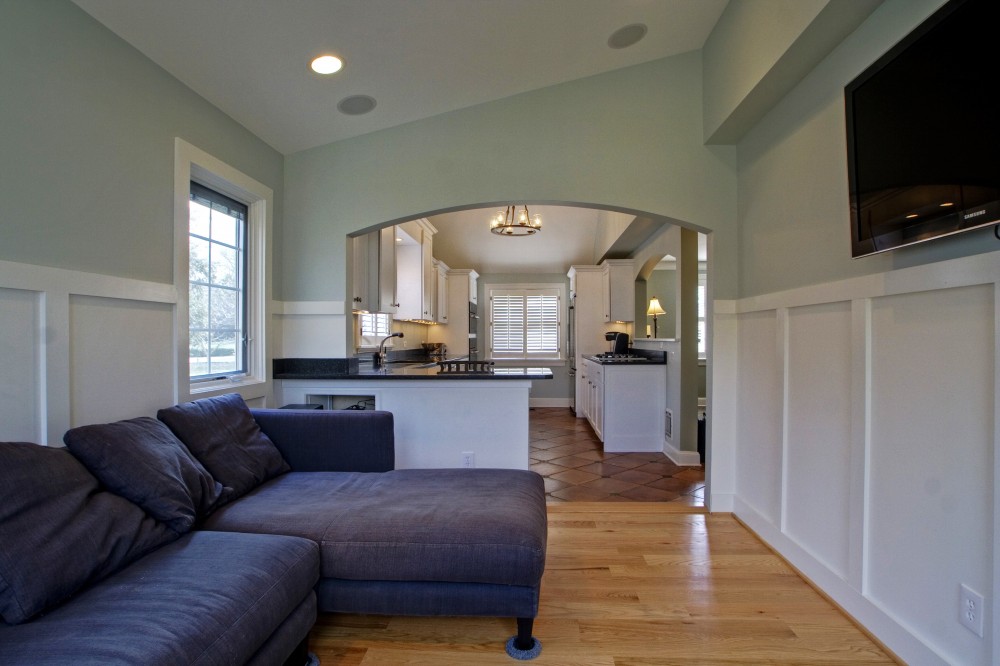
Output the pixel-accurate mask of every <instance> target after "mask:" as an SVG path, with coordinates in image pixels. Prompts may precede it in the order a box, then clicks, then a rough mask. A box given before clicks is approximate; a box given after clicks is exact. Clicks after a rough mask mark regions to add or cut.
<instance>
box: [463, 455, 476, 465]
mask: <svg viewBox="0 0 1000 666" xmlns="http://www.w3.org/2000/svg"><path fill="white" fill-rule="evenodd" d="M475 466H476V454H475V453H473V452H472V451H462V467H468V468H470V469H471V468H473V467H475Z"/></svg>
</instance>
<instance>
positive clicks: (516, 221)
mask: <svg viewBox="0 0 1000 666" xmlns="http://www.w3.org/2000/svg"><path fill="white" fill-rule="evenodd" d="M516 209H517V206H507V209H506V210H498V211H497V212H496V215H494V216H493V217H491V218H490V231H491V232H492V233H495V234H496V235H498V236H531V235H532V234H535V233H538V232H539V231H541V230H542V216H541V215H539V214H538V213H535V214H534V215H531V214H530V213H528V207H527V206H521V210H520V211H517V210H516Z"/></svg>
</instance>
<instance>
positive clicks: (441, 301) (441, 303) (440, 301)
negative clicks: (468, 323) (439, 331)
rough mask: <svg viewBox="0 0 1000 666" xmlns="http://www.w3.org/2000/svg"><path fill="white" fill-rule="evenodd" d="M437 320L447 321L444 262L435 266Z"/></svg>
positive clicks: (440, 322) (446, 290)
mask: <svg viewBox="0 0 1000 666" xmlns="http://www.w3.org/2000/svg"><path fill="white" fill-rule="evenodd" d="M434 310H435V314H436V315H437V322H438V323H439V324H447V323H448V269H447V268H446V267H445V265H444V264H438V266H437V299H436V301H435V305H434Z"/></svg>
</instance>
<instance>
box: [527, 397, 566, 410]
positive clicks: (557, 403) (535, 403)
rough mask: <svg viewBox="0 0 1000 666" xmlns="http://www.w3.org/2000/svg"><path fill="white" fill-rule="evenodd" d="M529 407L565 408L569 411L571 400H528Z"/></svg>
mask: <svg viewBox="0 0 1000 666" xmlns="http://www.w3.org/2000/svg"><path fill="white" fill-rule="evenodd" d="M528 406H529V407H565V408H566V409H569V398H528Z"/></svg>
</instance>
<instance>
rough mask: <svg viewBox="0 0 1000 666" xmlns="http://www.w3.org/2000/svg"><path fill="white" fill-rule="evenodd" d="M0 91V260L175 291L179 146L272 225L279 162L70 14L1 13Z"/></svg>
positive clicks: (48, 8)
mask: <svg viewBox="0 0 1000 666" xmlns="http://www.w3.org/2000/svg"><path fill="white" fill-rule="evenodd" d="M0 91H2V93H0V95H2V103H0V201H2V202H3V211H2V213H0V259H3V260H8V261H16V262H22V263H29V264H39V265H44V266H55V267H59V268H65V269H73V270H80V271H87V272H92V273H102V274H106V275H114V276H118V277H127V278H134V279H142V280H150V281H153V282H166V283H169V282H172V281H173V178H174V137H176V136H179V137H181V138H183V139H185V140H186V141H188V142H189V143H192V144H194V145H195V146H198V147H199V148H201V149H202V150H205V151H206V152H208V153H210V154H212V155H214V156H215V157H218V158H219V159H221V160H223V161H225V162H227V163H228V164H231V165H232V166H234V167H236V168H237V169H239V170H241V171H243V172H244V173H246V174H247V175H249V176H251V177H253V178H255V179H256V180H258V181H260V182H261V183H264V184H265V185H267V186H268V187H271V188H272V189H273V190H274V192H275V207H276V210H275V216H274V219H275V221H276V224H278V223H280V219H281V202H282V188H283V175H282V170H283V158H282V156H281V155H280V154H279V153H278V152H276V151H275V150H273V149H271V148H270V147H269V146H267V145H266V144H265V143H264V142H263V141H261V140H260V139H258V138H257V137H255V136H254V135H253V134H251V133H250V132H249V131H247V130H246V129H245V128H244V127H242V126H241V125H239V124H238V123H236V122H235V121H234V120H232V119H231V118H229V117H228V116H226V115H224V114H223V113H222V112H220V111H219V110H218V109H216V108H215V107H214V106H212V105H211V104H209V103H208V102H207V101H205V100H204V99H203V98H201V97H199V96H198V95H196V94H195V93H194V92H193V91H191V90H190V89H189V88H187V87H186V86H184V85H183V84H181V83H180V82H179V81H178V80H176V79H174V78H173V77H172V76H170V75H169V74H167V73H166V72H165V71H164V70H162V69H160V68H159V67H158V66H156V65H154V64H153V63H152V62H151V61H150V60H148V59H147V58H146V57H145V56H143V55H141V54H140V53H139V52H137V51H136V50H135V49H133V48H132V47H131V46H129V45H128V44H127V43H126V42H124V41H123V40H121V39H119V38H118V37H116V36H115V35H114V34H113V33H111V32H110V31H109V30H107V29H106V28H104V26H102V25H101V24H100V23H98V22H97V21H95V20H94V19H92V18H91V17H90V16H89V15H87V14H86V13H84V12H83V11H82V10H81V9H80V8H78V7H77V6H76V5H74V4H72V3H71V2H68V1H66V0H40V1H32V2H29V1H25V0H2V1H0ZM276 241H280V236H277V235H276ZM278 258H279V255H277V254H276V255H275V259H276V260H277V259H278ZM275 277H276V278H278V279H279V281H280V272H279V273H278V274H277V275H276V276H275Z"/></svg>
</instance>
